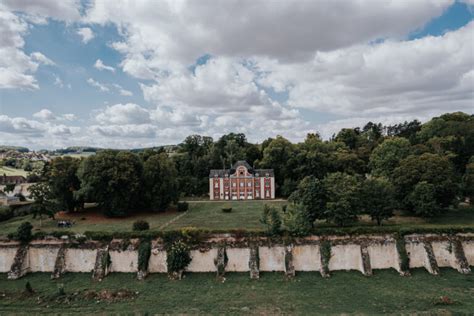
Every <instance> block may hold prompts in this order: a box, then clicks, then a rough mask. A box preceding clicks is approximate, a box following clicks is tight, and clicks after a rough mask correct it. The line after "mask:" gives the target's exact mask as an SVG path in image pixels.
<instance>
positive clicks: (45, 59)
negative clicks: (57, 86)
mask: <svg viewBox="0 0 474 316" xmlns="http://www.w3.org/2000/svg"><path fill="white" fill-rule="evenodd" d="M30 57H31V58H32V59H33V60H34V61H37V62H39V63H41V64H43V65H48V66H53V65H55V63H54V62H53V61H52V60H51V59H49V58H48V57H46V56H45V55H43V54H41V53H40V52H34V53H31V54H30Z"/></svg>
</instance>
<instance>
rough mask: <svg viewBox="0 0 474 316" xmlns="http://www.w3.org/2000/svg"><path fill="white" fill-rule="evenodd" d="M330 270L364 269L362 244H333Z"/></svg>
mask: <svg viewBox="0 0 474 316" xmlns="http://www.w3.org/2000/svg"><path fill="white" fill-rule="evenodd" d="M329 270H330V271H336V270H359V271H363V269H362V256H361V253H360V246H359V245H354V244H348V245H336V246H332V247H331V259H330V260H329Z"/></svg>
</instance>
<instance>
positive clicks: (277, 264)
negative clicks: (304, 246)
mask: <svg viewBox="0 0 474 316" xmlns="http://www.w3.org/2000/svg"><path fill="white" fill-rule="evenodd" d="M258 253H259V256H260V271H284V270H285V247H280V246H276V247H271V248H270V247H259V248H258Z"/></svg>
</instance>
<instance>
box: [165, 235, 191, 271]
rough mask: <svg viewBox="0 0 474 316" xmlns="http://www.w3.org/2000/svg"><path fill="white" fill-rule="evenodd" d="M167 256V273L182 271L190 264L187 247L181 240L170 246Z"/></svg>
mask: <svg viewBox="0 0 474 316" xmlns="http://www.w3.org/2000/svg"><path fill="white" fill-rule="evenodd" d="M167 255H168V257H167V258H166V264H167V265H168V272H180V271H183V270H184V269H185V268H186V267H187V266H188V264H189V263H190V262H191V256H190V254H189V247H188V246H187V245H186V244H185V243H184V242H183V241H181V240H178V241H175V242H174V243H173V244H172V245H171V248H170V249H169V250H168V254H167Z"/></svg>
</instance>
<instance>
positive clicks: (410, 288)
mask: <svg viewBox="0 0 474 316" xmlns="http://www.w3.org/2000/svg"><path fill="white" fill-rule="evenodd" d="M27 281H29V282H30V284H31V286H32V288H33V290H35V293H33V294H31V295H28V294H24V293H23V291H24V288H25V284H26V282H27ZM59 283H62V284H64V290H65V293H66V295H65V296H58V284H59ZM119 289H128V290H130V291H132V292H131V293H132V294H133V296H134V297H131V298H130V297H127V298H125V299H118V300H115V301H114V300H113V299H103V298H102V299H97V298H96V297H94V298H92V297H91V295H87V294H85V291H89V293H91V292H90V291H98V292H99V291H104V290H111V291H117V290H119ZM103 293H105V292H103ZM136 293H138V294H136ZM441 296H446V297H447V298H448V299H447V300H445V302H446V303H441V302H440V297H441ZM473 311H474V275H472V274H471V275H462V274H460V273H458V272H457V271H455V270H452V269H443V270H442V271H441V275H440V276H432V275H429V274H428V273H427V272H426V271H424V270H415V271H413V273H412V276H411V277H401V276H399V275H398V273H396V272H395V271H393V270H383V271H382V270H381V271H375V274H374V276H372V277H364V276H363V275H361V274H360V273H358V272H336V273H333V275H332V277H331V278H329V279H323V278H322V277H321V276H320V275H319V273H313V272H307V273H300V274H298V275H297V277H296V278H295V279H292V280H286V279H285V278H284V277H283V275H282V274H281V273H263V274H262V275H261V278H260V280H250V279H249V276H248V274H247V273H233V274H228V275H227V276H226V280H225V282H220V281H217V280H216V278H215V275H214V274H210V273H193V274H188V275H186V277H185V278H184V279H183V280H181V281H171V280H169V279H168V278H167V277H166V276H165V275H161V274H160V275H156V274H153V275H150V276H148V278H147V279H146V280H145V281H136V280H135V274H119V273H113V274H111V275H109V276H107V277H106V278H105V279H104V280H103V281H102V282H92V281H91V277H90V274H80V273H77V274H66V275H65V276H64V277H63V278H62V279H60V280H58V281H51V280H50V274H47V273H36V274H30V275H27V276H25V277H23V278H22V279H19V280H16V281H9V280H6V275H5V274H1V275H0V314H2V315H5V314H9V313H11V314H48V313H51V314H52V313H55V314H61V315H63V314H113V313H121V314H123V313H127V314H146V313H149V314H153V313H159V314H181V315H183V314H214V315H217V314H220V315H222V314H247V315H248V314H251V315H256V314H258V315H275V314H292V315H293V314H296V315H314V314H346V313H350V314H351V315H352V314H359V315H361V314H363V315H365V314H381V313H386V314H387V313H390V314H413V313H423V315H425V314H427V315H428V314H429V315H438V314H443V315H451V314H453V313H454V314H466V315H468V314H472V312H473Z"/></svg>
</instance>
